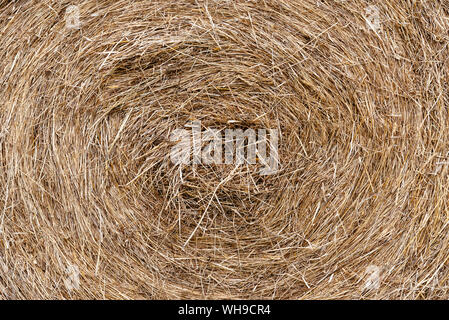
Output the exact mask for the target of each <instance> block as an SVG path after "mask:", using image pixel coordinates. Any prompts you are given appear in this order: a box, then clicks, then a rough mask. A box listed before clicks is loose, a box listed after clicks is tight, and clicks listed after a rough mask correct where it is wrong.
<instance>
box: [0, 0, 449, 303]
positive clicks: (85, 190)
mask: <svg viewBox="0 0 449 320" xmlns="http://www.w3.org/2000/svg"><path fill="white" fill-rule="evenodd" d="M448 24H449V7H448V4H447V2H445V1H407V0H395V1H385V2H380V1H379V2H376V3H375V5H374V6H373V2H372V1H363V0H354V1H336V0H335V1H331V0H318V1H315V0H313V1H312V0H310V1H304V0H301V1H299V0H288V1H287V0H285V1H281V0H266V1H225V0H222V1H219V0H215V1H213V0H209V1H194V0H191V1H190V0H186V1H166V0H160V1H159V0H157V1H148V0H136V1H114V2H111V1H104V0H98V1H90V0H85V1H73V2H70V1H37V0H30V1H1V2H0V47H1V48H2V50H1V52H0V89H1V90H0V101H1V105H0V121H1V123H2V126H1V130H0V296H1V297H2V298H7V299H12V298H19V299H25V298H57V299H60V298H84V299H86V298H107V299H122V298H126V299H128V298H130V299H135V298H150V299H161V298H168V299H174V298H208V299H218V298H276V299H299V298H308V299H319V298H326V299H349V298H351V299H353V298H355V299H357V298H391V299H400V298H413V299H415V298H416V299H418V298H419V299H422V298H427V299H430V298H448V294H447V286H448V280H447V279H448V277H449V270H448V268H447V259H448V255H447V252H448V238H447V234H448V232H449V225H448V223H447V221H448V217H449V209H448V193H449V191H448V188H447V182H448V163H449V159H448V156H449V153H448V151H449V148H448V147H449V145H448V142H449V139H448V138H449V137H448V134H449V130H448V106H447V103H448V93H447V92H448V91H447V89H448V88H447V80H448V79H447V74H448V70H449V69H448V59H447V56H448V46H447V41H448V33H447V30H448V28H449V25H448ZM194 120H197V121H201V125H202V129H207V128H215V129H218V130H222V131H224V130H226V129H242V130H246V129H254V130H257V129H264V128H267V129H268V128H269V129H277V130H279V132H280V136H279V147H278V152H279V156H280V167H279V170H278V171H277V172H275V173H274V174H271V175H261V174H260V163H259V164H255V165H254V164H244V165H232V164H231V165H229V164H221V165H217V164H211V165H206V164H192V165H176V164H174V163H173V162H172V161H170V153H171V151H172V150H173V145H174V143H173V141H171V140H170V135H171V134H172V133H173V132H174V130H176V129H179V128H181V129H182V128H186V127H185V126H186V124H188V123H189V121H194ZM220 132H221V131H220ZM258 160H260V157H258Z"/></svg>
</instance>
